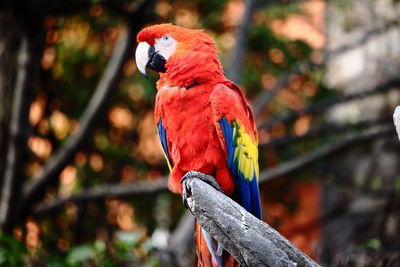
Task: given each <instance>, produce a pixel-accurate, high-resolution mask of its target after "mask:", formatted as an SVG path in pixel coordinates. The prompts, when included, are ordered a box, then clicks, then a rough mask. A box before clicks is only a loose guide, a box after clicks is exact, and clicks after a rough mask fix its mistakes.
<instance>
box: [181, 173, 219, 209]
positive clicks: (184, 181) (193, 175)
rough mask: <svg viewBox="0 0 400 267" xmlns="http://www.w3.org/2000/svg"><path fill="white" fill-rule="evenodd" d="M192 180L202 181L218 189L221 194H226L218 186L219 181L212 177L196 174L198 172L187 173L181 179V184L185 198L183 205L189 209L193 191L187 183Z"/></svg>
mask: <svg viewBox="0 0 400 267" xmlns="http://www.w3.org/2000/svg"><path fill="white" fill-rule="evenodd" d="M192 179H200V180H202V181H204V182H206V183H207V184H209V185H211V186H212V187H214V188H215V189H217V190H218V191H220V192H222V193H223V192H224V190H223V189H222V187H221V186H220V185H219V184H218V182H217V180H215V178H214V177H213V176H211V175H207V174H204V173H201V172H196V171H190V172H187V173H186V174H185V175H184V176H183V177H182V179H181V184H182V198H183V205H184V206H185V207H186V208H187V209H189V206H188V203H187V199H188V198H190V197H191V196H192V191H191V188H190V187H189V186H187V181H189V180H192Z"/></svg>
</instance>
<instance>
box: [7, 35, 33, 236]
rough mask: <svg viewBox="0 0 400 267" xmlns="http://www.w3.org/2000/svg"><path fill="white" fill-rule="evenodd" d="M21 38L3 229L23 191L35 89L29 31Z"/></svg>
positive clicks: (9, 222)
mask: <svg viewBox="0 0 400 267" xmlns="http://www.w3.org/2000/svg"><path fill="white" fill-rule="evenodd" d="M22 36H23V37H22V41H21V46H20V50H19V53H18V66H17V68H18V70H17V78H16V83H15V90H14V96H13V101H12V110H11V111H12V112H11V119H10V129H9V144H8V145H9V147H8V151H7V155H6V164H5V170H4V178H3V184H2V188H1V200H0V230H3V231H7V230H9V228H10V227H11V225H10V224H11V221H12V220H13V216H14V215H13V214H12V213H13V208H14V205H13V204H14V203H15V202H16V198H17V197H19V195H20V187H21V184H22V182H23V175H22V172H21V170H22V169H23V164H24V162H23V160H21V159H22V157H23V155H24V152H25V151H26V142H27V137H28V132H29V131H28V127H29V126H28V119H27V118H28V113H29V105H30V103H29V102H30V97H29V96H30V92H31V90H32V83H33V76H34V73H35V67H36V63H37V62H36V61H37V60H36V59H37V56H36V55H34V53H33V51H32V49H33V44H32V42H31V40H30V39H29V38H28V37H27V35H26V34H24V33H22Z"/></svg>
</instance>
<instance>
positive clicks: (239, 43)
mask: <svg viewBox="0 0 400 267" xmlns="http://www.w3.org/2000/svg"><path fill="white" fill-rule="evenodd" d="M255 2H256V0H246V1H245V10H244V14H243V17H242V21H241V22H240V26H239V28H238V31H237V34H236V42H235V46H234V47H233V49H232V51H231V56H230V57H229V59H230V61H229V71H228V74H227V76H228V78H229V79H230V80H232V81H233V82H235V83H236V82H238V81H239V78H240V74H241V72H242V66H243V58H244V54H245V51H246V46H247V43H246V42H247V40H248V35H249V32H250V27H251V19H252V16H253V12H254V7H255Z"/></svg>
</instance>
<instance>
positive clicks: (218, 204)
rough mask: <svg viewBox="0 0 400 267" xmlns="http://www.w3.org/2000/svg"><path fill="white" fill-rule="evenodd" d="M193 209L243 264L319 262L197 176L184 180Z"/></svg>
mask: <svg viewBox="0 0 400 267" xmlns="http://www.w3.org/2000/svg"><path fill="white" fill-rule="evenodd" d="M183 186H184V187H185V188H186V190H187V192H191V194H190V195H189V196H188V198H187V199H186V200H187V203H188V206H189V209H190V211H191V212H192V214H193V215H194V216H195V217H196V220H197V221H198V223H199V224H200V225H201V227H202V228H203V229H204V230H206V231H207V232H209V233H210V234H211V235H212V236H213V238H214V239H215V240H216V241H218V242H219V243H220V244H221V245H222V246H223V247H224V249H225V250H226V251H228V252H229V253H230V254H231V255H232V256H233V257H234V258H235V259H236V260H237V261H238V262H239V263H240V265H241V266H319V265H318V264H317V263H315V262H314V261H313V260H311V259H310V258H309V257H308V256H307V255H305V254H304V253H303V252H301V251H300V250H299V249H297V248H296V247H295V246H294V245H293V244H291V243H290V242H289V241H288V240H287V239H286V238H284V237H283V236H282V235H280V234H279V233H278V232H277V231H276V230H274V229H273V228H272V227H270V226H269V225H268V224H266V223H264V222H263V221H260V220H259V219H257V218H256V217H254V216H253V215H252V214H250V213H248V212H247V211H246V210H245V209H244V208H243V207H241V206H240V205H239V204H238V203H236V202H235V201H233V200H232V199H230V198H229V197H227V196H225V195H224V194H223V193H221V192H219V191H217V190H216V189H215V188H214V187H212V186H210V185H209V184H207V183H205V182H203V181H201V180H200V179H196V178H189V179H186V180H185V181H184V182H183Z"/></svg>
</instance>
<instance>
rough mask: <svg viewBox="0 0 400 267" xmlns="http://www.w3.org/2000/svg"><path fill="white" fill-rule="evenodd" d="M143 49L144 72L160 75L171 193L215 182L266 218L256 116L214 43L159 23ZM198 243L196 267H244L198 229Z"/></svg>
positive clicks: (158, 110)
mask: <svg viewBox="0 0 400 267" xmlns="http://www.w3.org/2000/svg"><path fill="white" fill-rule="evenodd" d="M137 42H138V46H137V48H136V52H135V59H136V65H137V69H138V70H139V71H140V72H141V73H142V74H143V75H145V76H147V69H150V70H152V71H155V72H158V73H159V79H158V81H157V83H156V87H157V94H156V100H155V108H154V119H155V125H156V128H157V131H158V137H159V139H160V143H161V147H162V149H163V151H164V155H165V158H166V161H167V165H168V167H169V170H170V174H169V177H168V188H169V190H170V191H172V192H174V193H179V194H182V190H183V189H182V184H181V179H182V177H183V176H184V175H185V174H186V173H188V172H191V171H197V172H201V173H204V174H207V175H211V176H213V177H214V178H215V180H216V182H217V183H218V185H219V186H220V187H221V188H222V191H223V193H224V194H225V195H227V196H228V197H230V198H232V199H233V200H235V201H236V202H237V203H239V204H240V205H241V206H242V207H244V208H245V209H246V210H247V211H248V212H250V213H252V214H253V215H254V216H255V217H257V218H259V219H261V216H262V214H261V204H260V193H259V186H258V176H259V165H258V132H257V128H256V125H255V120H254V116H253V113H252V110H251V108H250V105H249V104H248V102H247V100H246V98H245V96H244V93H243V92H242V90H241V89H240V87H239V86H238V85H236V84H235V83H233V82H231V81H230V80H228V79H227V78H226V77H225V75H224V71H223V67H222V65H221V62H220V60H219V57H218V55H217V49H216V43H215V42H214V40H213V39H212V38H211V37H210V36H209V35H208V34H207V33H205V32H204V31H203V30H201V29H188V28H183V27H179V26H175V25H173V24H157V25H153V26H148V27H146V28H144V29H142V30H141V31H140V32H139V33H138V34H137ZM194 241H195V246H196V248H195V266H218V267H221V266H239V263H238V262H236V261H235V260H234V258H233V257H232V256H231V255H229V254H228V252H226V251H225V250H224V249H223V248H222V247H221V246H220V244H218V242H216V241H215V240H214V239H213V238H212V237H211V235H210V234H209V233H208V232H207V231H205V230H204V229H202V228H201V226H200V225H199V224H198V223H197V222H196V223H195V238H194Z"/></svg>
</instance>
